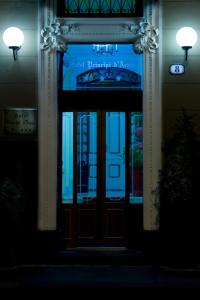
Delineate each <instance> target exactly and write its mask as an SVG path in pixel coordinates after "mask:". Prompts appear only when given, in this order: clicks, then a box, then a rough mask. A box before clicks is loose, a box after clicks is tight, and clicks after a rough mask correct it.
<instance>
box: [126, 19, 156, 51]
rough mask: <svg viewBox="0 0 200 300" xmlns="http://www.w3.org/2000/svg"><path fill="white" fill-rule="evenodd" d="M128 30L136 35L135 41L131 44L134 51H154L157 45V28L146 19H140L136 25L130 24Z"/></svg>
mask: <svg viewBox="0 0 200 300" xmlns="http://www.w3.org/2000/svg"><path fill="white" fill-rule="evenodd" d="M129 30H130V31H131V32H133V33H134V34H135V35H136V41H135V42H134V44H133V50H134V52H135V53H137V54H141V53H143V52H144V51H148V52H150V53H156V50H157V49H158V47H159V43H158V37H159V30H158V28H156V27H154V26H153V25H151V24H150V23H149V22H148V21H141V22H140V23H139V26H138V27H136V26H135V25H131V26H130V28H129Z"/></svg>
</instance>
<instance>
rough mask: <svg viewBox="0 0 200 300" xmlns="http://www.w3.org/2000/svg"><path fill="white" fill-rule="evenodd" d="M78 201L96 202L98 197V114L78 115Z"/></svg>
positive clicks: (81, 113) (86, 113) (83, 113)
mask: <svg viewBox="0 0 200 300" xmlns="http://www.w3.org/2000/svg"><path fill="white" fill-rule="evenodd" d="M77 135H78V136H77V168H78V169H77V171H78V172H77V173H78V178H77V184H78V189H77V190H78V192H77V201H78V203H88V202H93V201H96V196H97V113H96V112H78V113H77Z"/></svg>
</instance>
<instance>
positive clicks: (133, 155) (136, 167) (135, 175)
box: [130, 112, 143, 203]
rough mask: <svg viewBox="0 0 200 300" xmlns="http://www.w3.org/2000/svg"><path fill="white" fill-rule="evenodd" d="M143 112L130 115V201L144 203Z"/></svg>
mask: <svg viewBox="0 0 200 300" xmlns="http://www.w3.org/2000/svg"><path fill="white" fill-rule="evenodd" d="M142 121H143V119H142V113H140V112H137V113H136V112H132V113H131V115H130V122H131V126H130V128H131V130H130V134H131V137H130V203H143V138H142V136H143V134H142V132H143V124H142Z"/></svg>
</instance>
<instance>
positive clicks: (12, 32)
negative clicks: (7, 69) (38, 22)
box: [3, 27, 24, 60]
mask: <svg viewBox="0 0 200 300" xmlns="http://www.w3.org/2000/svg"><path fill="white" fill-rule="evenodd" d="M3 41H4V43H5V44H6V46H8V48H9V49H12V50H13V57H14V60H16V59H17V52H18V51H19V49H20V48H21V46H22V44H23V41H24V34H23V32H22V31H21V30H20V29H19V28H17V27H9V28H7V29H6V30H5V31H4V34H3Z"/></svg>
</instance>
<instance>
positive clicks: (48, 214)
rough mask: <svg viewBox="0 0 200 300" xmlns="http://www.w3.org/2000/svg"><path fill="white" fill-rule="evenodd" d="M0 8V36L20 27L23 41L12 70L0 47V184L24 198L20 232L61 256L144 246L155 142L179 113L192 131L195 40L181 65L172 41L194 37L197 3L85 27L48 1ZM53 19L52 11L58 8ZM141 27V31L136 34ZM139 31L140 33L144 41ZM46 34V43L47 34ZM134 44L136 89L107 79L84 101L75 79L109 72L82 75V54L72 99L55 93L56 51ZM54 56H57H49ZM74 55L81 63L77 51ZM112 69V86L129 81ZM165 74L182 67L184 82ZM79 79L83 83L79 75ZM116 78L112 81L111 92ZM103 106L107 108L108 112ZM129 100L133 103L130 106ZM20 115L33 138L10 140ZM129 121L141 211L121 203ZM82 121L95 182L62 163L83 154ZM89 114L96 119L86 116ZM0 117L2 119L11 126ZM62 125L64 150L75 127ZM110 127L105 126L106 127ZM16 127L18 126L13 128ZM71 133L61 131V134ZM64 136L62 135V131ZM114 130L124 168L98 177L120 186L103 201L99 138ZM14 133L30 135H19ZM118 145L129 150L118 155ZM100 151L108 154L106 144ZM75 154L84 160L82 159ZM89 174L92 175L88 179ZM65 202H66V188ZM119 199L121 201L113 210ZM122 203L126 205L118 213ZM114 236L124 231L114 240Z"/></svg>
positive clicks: (60, 70) (87, 22) (151, 212)
mask: <svg viewBox="0 0 200 300" xmlns="http://www.w3.org/2000/svg"><path fill="white" fill-rule="evenodd" d="M0 6H1V10H0V33H1V36H2V35H3V32H4V30H5V29H6V28H7V27H10V26H17V27H20V28H21V29H22V30H23V32H24V36H25V39H24V44H23V46H22V48H21V49H20V51H19V53H18V58H17V60H16V61H14V60H13V57H12V53H11V51H10V50H9V49H8V48H7V47H6V46H5V45H4V43H3V42H2V43H1V47H0V65H1V72H0V87H1V89H0V99H1V101H0V142H1V145H2V147H1V148H2V154H1V164H2V166H3V167H2V172H1V178H4V177H5V174H6V175H7V176H10V177H12V178H13V179H14V180H15V181H17V182H18V183H19V184H20V185H21V186H22V187H23V188H24V190H25V195H26V201H27V203H26V215H27V220H26V222H27V226H28V228H29V229H30V231H37V232H39V233H41V234H44V236H45V234H46V235H48V236H51V234H52V236H54V235H55V233H56V234H57V235H59V236H60V237H61V239H64V241H65V242H64V243H62V247H64V248H67V247H76V246H80V245H81V246H82V245H91V246H94V245H102V244H103V245H111V246H116V245H117V246H119V245H124V244H125V245H126V244H128V245H130V246H131V247H134V246H135V245H136V244H137V243H138V240H141V239H144V236H154V235H155V234H156V232H157V231H158V228H159V224H158V222H157V217H158V215H157V214H158V212H157V209H156V206H155V203H156V201H157V198H156V197H157V194H156V189H157V184H158V180H159V170H160V169H161V165H162V163H161V161H162V151H161V148H162V142H163V141H164V140H165V139H166V138H167V137H169V136H170V135H171V132H172V127H173V126H172V125H173V123H174V122H175V119H176V117H177V116H178V115H179V112H180V111H181V109H182V107H184V108H185V109H186V110H187V111H189V112H190V111H192V112H193V111H195V113H196V116H197V117H196V118H197V123H198V114H199V104H198V101H197V97H198V96H197V95H198V92H199V91H200V85H199V76H198V70H199V67H198V65H199V55H200V51H199V40H198V41H197V44H196V45H195V46H194V48H193V49H192V50H190V52H189V58H188V61H187V62H185V58H184V52H183V50H182V49H181V48H180V47H179V46H178V45H177V43H176V32H177V30H178V29H180V28H181V27H184V26H191V27H193V28H195V30H196V31H197V34H199V30H200V25H199V22H198V19H199V13H198V11H199V6H200V4H199V1H192V5H191V1H169V0H168V1H156V0H152V1H144V3H143V12H142V14H141V15H140V16H135V17H129V15H125V14H124V15H123V14H122V15H120V16H117V17H115V18H114V17H107V16H105V15H104V16H103V17H99V16H96V15H95V16H94V17H93V18H91V17H89V18H88V16H83V17H79V18H74V17H73V16H64V15H63V16H61V14H60V11H57V1H53V0H49V1H0ZM59 9H61V11H62V9H63V8H62V7H61V8H59ZM105 20H106V22H105ZM142 21H143V25H141V22H142ZM144 21H147V24H148V28H147V27H144V26H145V25H144ZM55 24H56V25H55ZM105 24H106V25H105ZM56 26H57V27H56ZM141 26H143V27H142V29H143V30H144V32H142V29H141ZM144 28H146V29H144ZM56 30H57V31H56ZM145 30H147V31H146V32H145ZM148 30H149V31H148ZM41 32H42V34H41ZM52 32H53V35H51V34H50V33H52ZM142 34H143V35H142ZM148 34H150V38H152V39H153V43H152V42H150V40H148ZM138 36H139V37H140V38H141V37H143V38H144V40H143V41H144V44H143V47H142V52H143V53H142V54H141V56H140V57H142V62H141V63H142V67H141V70H140V71H141V74H142V87H140V88H137V89H136V88H133V90H131V88H130V86H129V88H127V89H125V88H124V86H123V88H118V89H116V86H114V83H113V78H110V77H109V79H112V83H110V88H109V87H108V85H107V87H106V89H105V84H104V87H103V88H102V86H103V84H102V85H101V88H100V86H99V81H98V85H96V89H94V83H93V86H92V87H93V91H91V84H90V85H89V86H88V85H87V88H86V83H84V85H83V79H82V78H83V76H90V78H91V76H94V74H92V72H91V69H92V70H94V69H95V70H96V68H99V69H98V72H100V73H99V74H101V75H98V76H106V73H105V72H106V71H107V70H108V69H109V68H110V69H109V70H111V68H112V66H111V65H109V66H106V65H105V62H106V59H104V62H103V63H102V62H101V63H99V65H98V64H96V65H92V59H93V58H91V59H90V57H88V58H86V54H85V61H87V67H86V68H85V69H82V72H79V74H78V76H79V77H78V79H77V80H78V83H77V85H78V84H79V88H77V90H76V91H75V90H74V89H75V88H72V91H66V90H67V88H66V90H65V88H63V82H65V83H66V82H67V80H66V81H63V80H64V79H63V76H64V75H63V74H65V73H64V72H65V71H64V68H65V65H67V58H66V57H65V55H64V58H63V54H62V53H63V51H62V50H63V49H62V48H64V47H65V45H66V44H67V51H66V53H70V54H71V53H72V50H73V47H72V48H70V47H71V46H72V45H76V46H77V47H83V46H87V45H91V47H94V45H96V46H97V47H98V45H99V47H101V46H102V45H105V47H106V45H107V50H108V47H110V46H109V45H114V47H115V50H116V47H118V48H117V50H118V52H119V49H120V47H122V45H124V47H125V46H127V45H130V46H131V47H134V45H136V46H137V42H138V41H139V46H141V45H142V40H141V39H139V40H138ZM46 37H48V38H49V39H47V38H46ZM145 38H146V39H145ZM148 43H150V44H148ZM77 49H82V48H77ZM124 49H125V48H124ZM60 50H61V51H60ZM104 50H105V49H104ZM58 51H59V53H61V54H59V55H58ZM70 51H71V52H70ZM78 51H79V50H77V53H75V54H74V55H75V56H76V55H77V56H78V55H79V56H81V55H80V54H79V53H78ZM81 51H82V52H83V53H84V51H83V50H81ZM124 51H125V50H124ZM82 52H81V53H82ZM133 53H134V51H133ZM66 55H67V54H66ZM137 55H138V54H137ZM91 57H92V54H91ZM72 58H73V55H72ZM72 58H68V60H69V62H71V61H72ZM131 59H133V60H134V59H135V61H137V60H138V59H139V58H135V56H134V54H133V58H130V61H131ZM93 61H94V59H93ZM96 61H98V60H96ZM113 61H114V60H113ZM117 61H121V63H122V65H121V66H113V68H114V67H115V69H114V71H116V68H117V67H118V68H119V69H120V72H121V73H120V75H119V73H117V74H118V76H129V75H124V74H125V73H126V72H125V71H123V72H124V73H123V72H122V69H124V70H125V69H126V68H124V65H123V62H124V61H125V58H124V57H122V58H120V59H118V60H117ZM81 62H82V63H84V56H83V58H80V62H79V63H81ZM89 63H90V66H89ZM103 64H104V65H103ZM135 64H137V63H135ZM138 64H139V63H138ZM172 64H183V65H184V66H185V73H184V74H183V75H172V74H170V72H169V67H170V66H171V65H172ZM63 66H64V67H63ZM138 68H139V67H138ZM66 69H67V67H66ZM112 71H113V70H112ZM118 71H119V70H118ZM133 71H135V69H134V70H133ZM66 72H67V71H66ZM87 72H90V74H89V75H88V73H87ZM103 72H104V73H103ZM138 73H139V71H138ZM138 73H137V74H136V73H135V75H134V76H138ZM82 74H84V75H82ZM95 74H96V73H95ZM102 74H103V75H102ZM130 74H131V73H130ZM67 76H69V75H66V77H67ZM81 76H82V77H81ZM95 76H97V75H95ZM107 76H108V75H107ZM67 78H69V77H67ZM84 78H86V77H84ZM87 78H89V77H87ZM99 78H100V77H99ZM116 78H117V75H116V77H115V83H116V81H117V79H116ZM118 78H119V77H118ZM129 78H130V77H129ZM104 79H105V77H104ZM99 80H100V79H99ZM104 83H105V80H104ZM106 83H108V81H107V82H106ZM87 84H88V82H87ZM126 84H127V80H126ZM127 86H128V85H127ZM127 86H126V87H127ZM99 90H101V92H100V93H98V91H99ZM102 90H103V91H102ZM116 90H117V91H118V92H117V93H116ZM138 90H139V92H138ZM108 95H109V96H108ZM106 97H107V98H106ZM124 97H127V103H128V104H125V103H124V100H123V98H124ZM83 98H84V99H85V98H86V99H88V100H87V101H88V102H87V101H86V104H82V105H80V103H82V101H83ZM104 98H106V99H107V100H106V101H105V103H104V101H103V100H102V99H104ZM113 98H114V99H116V101H114V102H112V101H111V100H112V99H113ZM134 99H136V100H135V101H134ZM84 101H85V100H84ZM112 103H113V104H112ZM26 111H29V113H28V114H29V117H27V118H29V119H28V121H27V122H30V123H31V122H33V124H37V128H35V127H34V125H31V124H30V127H27V126H25V127H23V126H22V129H21V130H22V132H18V131H17V132H16V131H14V132H12V122H14V121H13V119H12V118H13V117H12V115H14V114H16V113H17V114H18V117H17V118H18V119H20V118H23V114H24V113H25V112H26ZM131 112H133V113H134V112H137V113H138V112H139V113H141V115H142V116H143V125H142V127H143V132H142V142H143V153H142V158H143V171H142V173H143V175H142V179H141V180H142V201H141V203H131V200H130V195H128V193H131V191H130V187H129V183H127V181H129V180H130V179H129V178H130V175H131V171H130V170H128V168H129V167H128V166H129V163H130V160H131V158H130V153H129V150H128V149H129V147H130V144H131V135H130V134H129V135H127V132H129V133H130V132H131V130H136V129H132V127H131V125H130V124H128V121H127V120H129V118H131V116H130V113H131ZM84 113H85V115H87V118H86V119H85V123H83V128H84V126H85V127H87V128H89V129H88V133H87V132H86V136H87V138H88V140H90V139H91V138H93V140H95V139H96V140H95V143H96V146H94V147H96V148H98V149H100V148H101V151H100V150H98V151H97V149H96V148H91V145H89V144H88V145H89V146H88V147H90V150H88V151H89V152H90V153H92V152H95V151H96V152H98V153H97V154H96V155H97V157H96V158H94V155H93V156H92V154H90V155H89V154H88V157H87V159H88V160H93V161H92V162H91V163H90V164H91V166H93V169H91V170H90V171H91V176H90V177H91V178H97V179H98V180H96V181H95V179H93V181H92V179H91V178H90V179H88V177H87V176H86V174H87V172H88V171H83V170H84V169H83V166H80V167H79V165H80V164H81V160H78V159H75V158H74V160H73V159H72V156H74V157H75V156H77V155H79V156H80V151H81V150H80V149H79V148H80V147H84V144H83V143H82V142H80V139H79V140H78V139H77V136H78V135H76V134H77V132H78V131H80V129H81V128H82V127H80V126H82V125H80V122H81V121H80V120H82V119H81V118H83V117H84ZM95 113H96V115H94V114H95ZM116 113H118V117H119V119H118V120H120V122H118V121H116V120H117V118H118V117H116ZM31 114H32V117H31V116H30V115H31ZM80 114H81V115H80ZM88 114H90V117H91V119H92V120H95V121H93V123H89V122H88V121H87V120H88ZM123 114H124V115H123ZM9 116H11V120H10V119H9ZM72 116H73V120H74V119H75V120H76V124H79V125H77V126H79V127H77V128H76V129H74V130H75V132H74V133H73V138H71V140H70V139H69V135H70V134H68V140H67V141H64V135H63V131H64V130H66V132H67V130H68V131H70V132H71V131H72V128H71V129H70V125H69V124H70V123H69V122H75V121H66V120H67V119H70V118H72ZM14 118H16V116H15V117H14ZM31 118H32V119H31ZM36 118H37V120H36ZM109 118H110V119H109ZM79 119H80V120H79ZM111 119H112V122H114V123H109V122H111V121H109V120H111ZM15 121H16V119H15ZM18 122H21V121H19V120H18ZM67 122H68V123H67ZM95 122H96V125H94V126H93V127H91V126H92V125H91V124H95ZM117 122H118V123H117ZM129 123H130V122H129ZM20 124H21V123H20ZM73 124H75V123H73ZM108 124H115V125H112V126H111V125H110V127H112V128H113V129H112V130H113V133H112V130H111V129H108V126H109V125H108ZM119 124H121V125H119ZM123 124H124V125H123ZM198 124H199V123H198ZM15 125H16V124H15ZM18 125H19V124H18ZM9 126H11V127H9ZM73 126H74V125H71V127H73ZM95 126H96V127H95ZM117 126H118V127H117ZM120 126H121V127H120ZM65 127H66V129H64V128H65ZM100 127H101V128H102V129H101V130H100V129H99V128H100ZM110 127H109V128H110ZM138 127H141V126H138ZM20 128H21V127H20ZM23 128H25V129H23ZM27 128H28V129H27ZM92 128H93V129H94V128H96V129H94V130H96V132H97V135H96V137H94V136H95V135H93V136H92V137H91V132H92V130H93V129H92ZM116 128H119V132H121V131H122V132H123V133H122V134H121V135H119V136H120V141H121V142H122V144H123V136H126V139H125V140H126V141H125V140H124V146H123V145H122V146H121V147H122V148H121V150H120V153H123V149H125V150H124V151H125V154H126V155H127V157H128V158H127V161H126V164H125V165H126V166H125V169H126V170H125V169H124V170H123V161H121V163H119V161H118V162H116V161H115V162H113V161H114V160H113V161H112V162H111V163H110V166H109V167H108V168H109V170H110V174H111V178H112V180H113V182H114V179H113V178H115V177H117V176H118V175H116V174H121V179H120V181H119V182H117V181H115V184H116V185H120V184H121V182H124V193H122V194H119V193H118V194H115V193H114V192H113V194H112V195H111V194H110V195H109V192H108V189H107V188H106V187H103V186H104V185H105V186H106V182H107V181H108V180H110V179H108V177H107V175H106V174H107V173H106V172H107V171H106V170H107V169H106V166H105V164H106V163H105V162H108V161H109V159H110V160H112V159H113V157H112V155H111V152H112V151H111V152H110V154H107V152H106V145H107V144H108V143H109V141H108V140H107V139H106V132H107V131H109V130H110V131H109V132H110V135H112V134H113V135H114V133H115V130H116ZM13 130H16V129H13ZM23 130H30V131H29V132H28V131H25V132H23ZM76 131H77V132H76ZM89 132H90V133H89ZM102 132H104V133H102ZM89 134H90V135H89ZM134 134H135V132H134ZM75 139H77V142H76V143H74V140H75ZM64 143H65V146H64ZM88 143H89V142H88ZM116 143H117V142H116V140H115V139H114V141H113V145H114V146H113V147H115V146H116ZM127 143H129V144H128V145H127ZM134 143H135V141H133V142H132V144H134ZM71 144H73V146H74V148H73V149H72V150H66V147H69V145H71ZM64 147H65V148H64ZM109 147H110V148H111V147H112V145H111V142H110V144H109ZM119 147H120V146H119ZM61 148H62V150H61ZM95 149H96V150H95ZM102 149H103V150H102ZM113 149H114V148H113ZM66 151H68V152H66ZM70 151H71V152H70ZM63 152H66V153H69V157H68V160H67V158H65V159H66V162H65V159H64V158H63V156H62V155H63ZM82 154H85V155H86V154H87V151H86V152H85V153H82ZM108 155H110V156H109V157H110V158H108ZM72 160H73V163H72V166H71V169H69V170H68V171H66V172H67V173H65V171H64V170H63V164H64V166H65V165H66V168H67V167H68V165H70V162H71V161H72ZM94 160H95V162H94ZM63 161H64V162H63ZM98 161H100V162H101V163H99V162H98ZM84 162H85V161H84ZM94 165H95V166H96V167H95V168H96V169H94ZM84 166H85V165H84ZM76 168H80V172H78V173H77V174H76V176H75V175H74V176H73V178H72V179H71V180H72V181H73V183H72V184H71V189H73V191H72V190H71V193H72V198H73V199H75V200H73V201H75V202H73V201H72V202H70V203H68V204H66V203H65V201H64V200H63V199H64V196H63V195H64V192H63V190H64V185H65V182H66V181H68V180H69V178H70V176H71V175H72V172H74V174H75V172H76ZM81 168H82V169H81ZM85 170H86V169H85ZM102 170H104V171H102ZM92 172H93V173H94V172H96V173H95V174H96V175H95V174H93V175H92ZM81 174H82V176H83V177H82V181H81V179H80V176H81ZM123 174H124V175H123ZM84 176H85V183H84ZM123 176H124V177H123ZM137 176H139V175H136V177H137ZM86 177H87V178H86ZM64 178H65V179H64ZM123 178H125V179H123ZM137 178H138V177H137ZM98 181H99V182H98ZM92 182H95V185H96V194H95V195H94V194H92V193H90V194H89V192H88V189H89V190H90V189H91V188H90V185H92ZM135 188H136V183H135ZM114 189H115V188H114ZM67 192H70V188H68V190H67ZM79 194H81V195H82V196H81V197H82V200H83V198H84V197H86V200H87V201H89V200H88V199H90V203H89V204H88V203H87V204H85V205H86V206H84V203H83V202H80V203H79V202H78V199H79V198H78V197H79V196H80V195H79ZM83 194H84V195H83ZM78 195H79V196H78ZM108 195H109V197H110V199H111V198H112V200H113V199H114V202H112V201H111V203H107V202H106V201H105V199H107V198H108V197H107V196H108ZM94 198H95V199H96V198H98V199H104V198H105V199H104V200H101V204H100V205H99V204H98V203H97V202H95V201H96V200H95V201H94ZM123 198H124V199H125V201H124V203H121V202H123V201H122V199H123ZM91 199H92V200H93V202H92V201H91ZM127 199H129V200H128V203H127V201H126V200H127ZM115 200H116V201H115ZM132 204H133V205H132ZM127 218H128V221H127ZM125 221H127V222H125ZM77 228H78V229H77ZM91 228H92V229H91ZM94 228H95V229H94ZM122 228H125V229H123V230H122ZM127 236H128V239H127ZM124 237H125V238H124ZM50 239H51V237H50ZM85 241H86V242H85ZM127 241H128V242H127Z"/></svg>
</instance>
